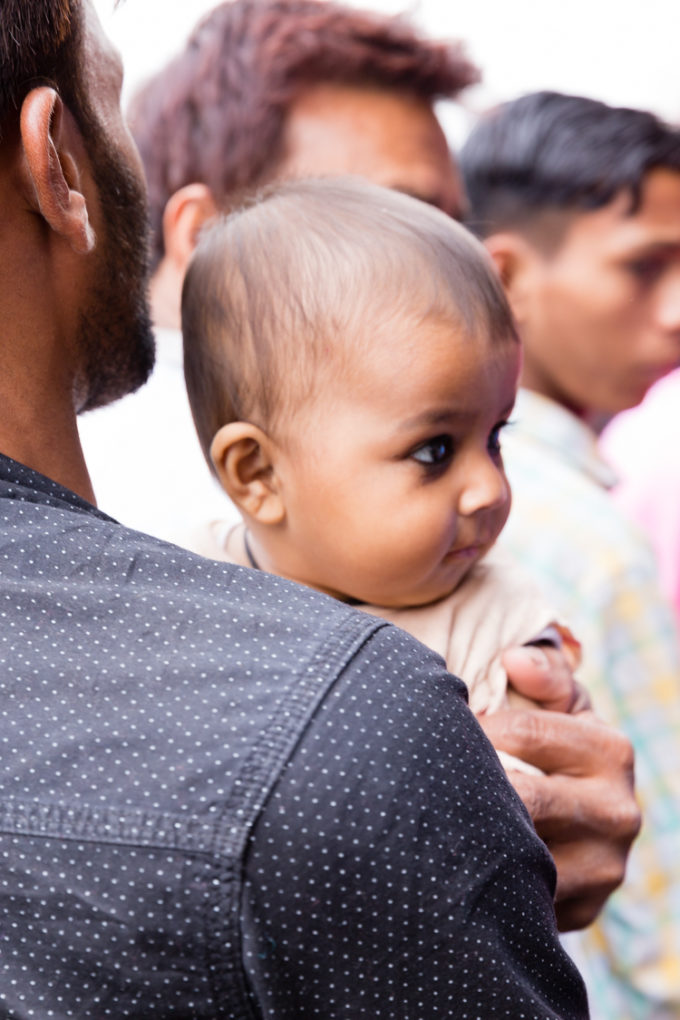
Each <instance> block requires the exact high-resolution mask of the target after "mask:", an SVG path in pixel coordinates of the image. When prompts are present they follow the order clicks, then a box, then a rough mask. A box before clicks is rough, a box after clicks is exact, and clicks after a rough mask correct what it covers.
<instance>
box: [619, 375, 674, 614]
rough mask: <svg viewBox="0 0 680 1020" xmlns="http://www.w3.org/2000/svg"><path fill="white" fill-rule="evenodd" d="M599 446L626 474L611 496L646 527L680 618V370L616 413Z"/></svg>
mask: <svg viewBox="0 0 680 1020" xmlns="http://www.w3.org/2000/svg"><path fill="white" fill-rule="evenodd" d="M600 447H601V449H602V452H603V454H604V455H605V457H606V458H607V460H608V461H609V462H610V463H611V464H612V466H613V467H614V468H615V469H616V472H617V474H618V475H619V477H620V479H621V480H620V482H619V484H618V485H617V486H616V488H615V489H614V490H613V492H612V495H613V497H614V499H616V501H617V502H618V504H619V506H620V507H621V508H622V510H624V512H625V513H626V514H627V515H628V516H629V517H630V518H631V519H632V520H634V521H636V522H637V523H638V524H639V525H640V526H641V527H642V528H643V530H644V531H646V532H647V535H648V536H649V538H650V540H651V542H652V545H653V547H654V551H655V553H656V558H657V562H658V565H659V577H660V580H661V585H662V587H663V589H664V591H665V593H666V594H667V596H668V597H669V598H670V599H671V600H672V602H673V605H674V607H675V611H676V614H677V616H678V619H679V620H680V369H676V370H675V372H671V374H670V375H667V376H666V377H665V378H664V379H661V380H660V382H658V383H657V384H656V385H655V386H653V387H652V389H651V390H650V391H649V392H648V394H647V396H646V397H645V399H644V400H643V401H642V403H641V404H640V405H638V407H634V408H632V409H631V410H630V411H624V412H623V414H619V415H617V416H616V418H614V419H613V421H611V422H610V424H609V425H608V426H607V428H606V429H605V430H604V432H603V433H602V436H601V437H600Z"/></svg>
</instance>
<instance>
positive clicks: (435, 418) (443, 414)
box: [399, 400, 515, 432]
mask: <svg viewBox="0 0 680 1020" xmlns="http://www.w3.org/2000/svg"><path fill="white" fill-rule="evenodd" d="M514 406H515V404H514V400H513V402H512V403H510V404H508V405H507V407H504V408H503V410H502V411H501V412H500V413H499V415H498V420H499V421H500V420H501V419H502V418H507V417H508V416H509V415H510V414H512V411H513V408H514ZM476 413H477V409H474V410H471V411H457V410H455V408H451V407H442V408H431V409H428V410H427V411H422V412H421V413H420V414H415V415H413V417H412V418H406V419H405V420H404V421H402V422H401V423H400V425H399V429H400V430H402V431H404V432H406V431H408V430H409V429H414V428H425V427H428V428H440V427H442V426H444V425H448V426H452V425H457V426H459V427H460V425H464V424H465V423H466V422H469V421H470V420H471V419H473V418H475V417H476Z"/></svg>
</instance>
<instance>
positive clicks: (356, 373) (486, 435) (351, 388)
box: [213, 318, 520, 606]
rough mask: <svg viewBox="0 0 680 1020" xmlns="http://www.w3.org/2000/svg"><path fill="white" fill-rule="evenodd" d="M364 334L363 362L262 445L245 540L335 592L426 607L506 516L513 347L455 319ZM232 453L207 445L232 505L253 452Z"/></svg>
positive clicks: (265, 562)
mask: <svg viewBox="0 0 680 1020" xmlns="http://www.w3.org/2000/svg"><path fill="white" fill-rule="evenodd" d="M368 329H369V330H370V338H371V342H370V344H367V343H362V355H361V365H360V369H359V368H358V367H355V364H356V363H354V362H352V361H351V359H347V360H349V361H350V362H351V365H350V367H348V368H347V369H345V371H342V372H339V373H335V374H333V375H332V378H329V379H328V381H327V382H325V384H323V385H322V388H321V392H319V393H318V395H317V396H316V398H315V399H314V401H313V402H311V403H307V404H306V405H304V406H303V407H302V408H301V409H300V411H299V412H298V413H297V414H296V415H295V416H294V419H293V420H292V421H287V423H286V427H285V437H284V438H282V439H279V440H278V441H277V439H276V438H274V441H273V442H271V443H270V444H269V446H268V456H269V465H268V466H267V467H266V468H265V467H264V462H261V464H260V470H259V471H258V473H257V474H256V475H255V476H254V479H253V480H254V481H255V484H256V485H258V486H259V485H260V484H261V481H262V479H263V478H266V482H267V486H268V488H269V490H270V495H269V498H268V500H266V501H264V502H262V503H260V504H259V506H258V509H259V508H262V509H264V511H265V512H264V515H261V514H260V513H259V512H257V513H255V515H252V514H249V515H248V516H247V522H248V528H249V534H250V543H251V545H252V549H253V552H254V554H255V556H256V558H257V561H258V563H260V565H261V566H263V567H265V568H266V569H267V570H269V571H271V572H273V573H277V574H282V575H283V576H285V577H289V578H291V579H292V580H296V581H300V582H302V583H303V584H307V585H309V586H310V587H313V588H317V589H318V590H320V591H324V592H327V593H328V594H331V595H334V596H335V597H336V598H341V599H348V598H349V599H357V600H359V601H362V602H369V603H374V604H377V605H384V606H415V605H423V604H426V603H428V602H433V601H435V600H436V599H440V598H443V597H444V596H445V595H448V594H449V593H450V592H452V591H453V590H454V589H455V588H456V587H457V586H458V584H459V583H460V582H461V581H462V579H463V578H464V577H465V575H466V574H467V573H468V571H469V570H470V569H471V568H472V566H473V565H474V564H475V563H476V562H477V561H478V560H479V559H480V558H481V557H482V556H483V555H484V554H485V553H486V552H487V551H488V549H489V548H490V547H491V546H492V545H493V543H494V541H495V540H496V538H497V537H498V535H499V533H500V531H501V529H502V527H503V525H504V524H505V521H506V520H507V516H508V513H509V512H510V488H509V485H508V482H507V479H506V477H505V473H504V471H503V462H502V458H501V453H500V431H501V429H502V427H503V425H504V424H505V422H506V421H507V418H508V416H509V415H510V412H511V411H512V407H513V404H514V401H515V391H516V384H517V377H518V373H519V363H520V350H519V345H518V344H517V342H516V341H515V340H513V339H508V341H507V342H502V343H500V344H493V342H491V341H489V340H488V339H487V338H485V337H477V336H474V337H473V336H467V335H464V334H463V333H462V331H461V328H460V326H458V325H457V324H456V323H455V322H445V321H439V320H435V321H431V320H425V321H422V320H421V321H420V322H419V321H418V320H417V319H415V320H414V321H410V320H409V319H408V318H401V319H400V321H398V322H396V323H395V322H390V323H389V327H388V328H386V327H385V326H384V325H383V327H382V328H381V326H380V325H376V324H375V323H372V324H370V325H369V326H368ZM416 409H417V410H416ZM414 411H415V413H414ZM240 424H241V426H242V427H243V428H247V423H240ZM255 432H256V430H254V429H253V436H255ZM235 433H236V430H234V429H230V428H229V427H228V428H227V430H226V431H225V433H224V436H225V438H227V440H228V437H229V436H230V435H234V434H235ZM311 436H313V441H310V437H311ZM241 442H242V439H239V443H241ZM230 452H232V453H233V448H232V447H230V446H226V447H220V444H219V440H218V442H217V443H214V444H213V453H214V454H217V458H216V460H217V461H218V462H219V461H221V462H222V465H223V469H222V470H221V472H220V474H221V478H222V480H223V482H224V483H225V485H226V487H227V491H228V492H229V494H230V496H231V497H232V499H234V500H235V501H237V502H239V503H241V505H242V503H243V500H242V495H243V492H244V490H243V487H242V483H243V481H244V477H243V473H242V471H243V469H244V468H245V469H246V470H247V468H248V465H249V464H251V463H252V461H251V459H250V458H251V457H252V451H250V450H249V451H248V459H247V460H246V461H245V462H244V461H243V460H241V459H239V458H238V456H233V455H232V456H231V457H230V456H229V455H228V454H229V453H230ZM233 472H236V477H235V478H234V477H232V473H233ZM246 491H247V490H246ZM274 502H276V505H277V507H278V513H277V514H276V517H273V514H272V504H273V503H274ZM395 507H399V512H398V513H395V512H394V508H395ZM263 516H264V518H265V519H264V521H263ZM339 535H342V539H343V540H342V542H341V543H339V542H338V536H339Z"/></svg>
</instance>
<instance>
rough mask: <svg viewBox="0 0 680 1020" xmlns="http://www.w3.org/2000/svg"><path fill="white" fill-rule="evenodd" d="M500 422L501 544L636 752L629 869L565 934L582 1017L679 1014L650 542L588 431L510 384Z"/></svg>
mask: <svg viewBox="0 0 680 1020" xmlns="http://www.w3.org/2000/svg"><path fill="white" fill-rule="evenodd" d="M513 417H514V424H513V425H511V426H510V427H509V428H508V429H507V430H506V432H505V433H504V434H503V439H504V443H503V454H504V459H505V465H506V469H507V473H508V477H509V479H510V483H511V485H512V490H513V509H512V513H511V515H510V520H509V521H508V524H507V526H506V529H505V531H504V532H503V535H502V537H501V539H500V545H501V546H502V547H504V548H506V549H508V550H510V551H511V552H513V553H514V554H515V555H516V556H518V557H519V558H520V559H521V562H522V563H523V565H524V566H525V567H526V568H527V569H528V570H529V571H530V572H531V573H532V574H533V575H534V576H535V578H536V580H537V581H538V582H539V583H540V584H542V586H543V588H544V589H545V591H546V594H547V595H548V597H549V598H550V600H551V601H552V603H553V604H554V605H555V606H556V608H557V609H558V610H559V611H561V612H562V613H563V614H564V617H565V618H566V620H567V622H568V623H569V624H570V625H571V626H572V628H573V630H574V633H575V634H576V636H577V637H578V638H579V640H580V641H581V642H582V645H583V666H582V668H581V670H580V673H579V676H580V679H581V680H582V682H583V683H584V684H585V685H586V687H587V688H588V690H589V691H590V693H591V697H592V699H593V703H594V707H595V709H596V710H597V711H598V713H599V714H600V715H601V716H602V717H603V718H604V719H607V720H608V721H609V722H611V723H612V724H613V725H614V726H616V727H617V728H619V729H621V730H623V731H624V732H625V733H626V734H627V735H628V737H629V738H630V740H631V741H632V742H633V745H634V747H635V752H636V783H637V791H638V799H639V801H640V805H641V808H642V811H643V818H644V824H643V829H642V833H641V835H640V837H639V838H638V840H637V841H636V843H635V845H634V848H633V850H632V852H631V856H630V861H629V865H628V871H627V876H626V881H625V883H624V885H623V886H622V888H621V889H619V890H617V892H616V893H615V894H614V895H613V896H612V897H611V898H610V900H609V903H608V905H607V906H606V908H605V910H604V911H603V912H602V914H601V916H600V918H599V919H598V922H597V923H596V924H595V925H592V926H591V927H590V928H589V929H588V930H587V931H585V932H583V933H579V934H575V935H570V936H568V938H567V945H568V948H569V950H570V951H571V952H572V955H573V956H574V958H575V959H576V962H577V963H578V965H579V967H580V968H581V971H582V973H583V976H584V978H585V980H586V985H587V987H588V993H589V998H590V1005H591V1012H592V1017H593V1020H669V1018H680V649H679V644H678V637H677V633H676V629H675V623H674V618H673V614H672V611H671V609H670V606H668V605H667V604H666V602H665V601H664V599H663V597H662V596H661V594H660V591H659V585H658V578H657V573H656V567H655V563H654V558H653V556H652V553H651V551H650V549H649V547H648V545H647V543H646V540H645V539H644V538H643V536H642V534H641V532H639V531H637V530H636V528H635V526H634V525H632V524H631V523H630V522H629V521H627V520H626V519H625V518H624V517H623V515H622V514H621V512H620V511H619V509H618V508H617V507H616V505H615V504H614V502H613V500H612V499H611V497H610V495H609V494H608V492H607V489H608V488H609V487H610V486H611V485H612V484H613V483H614V482H615V477H614V475H613V472H612V471H611V469H610V468H609V467H608V466H607V464H605V463H604V461H603V460H602V459H601V457H600V455H599V453H598V451H597V446H596V437H595V435H594V433H593V432H591V430H590V429H589V428H588V427H587V426H586V425H584V424H583V422H581V421H580V420H579V419H577V418H576V417H574V415H572V414H571V413H570V412H568V411H567V410H565V408H563V407H561V406H560V405H558V404H556V403H554V402H553V401H551V400H548V399H547V398H545V397H542V396H539V395H538V394H536V393H532V392H529V391H526V390H524V391H521V392H520V396H519V400H518V403H517V407H516V410H515V414H514V416H513Z"/></svg>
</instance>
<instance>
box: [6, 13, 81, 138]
mask: <svg viewBox="0 0 680 1020" xmlns="http://www.w3.org/2000/svg"><path fill="white" fill-rule="evenodd" d="M81 17H82V12H81V3H80V0H2V2H0V133H2V130H3V128H4V127H5V125H6V123H7V121H8V120H9V119H10V118H11V117H12V116H16V114H17V112H18V110H19V108H20V106H21V103H22V101H23V99H24V97H25V96H26V95H27V94H28V92H29V91H30V90H31V89H32V88H34V87H35V86H36V85H38V84H40V83H41V82H44V83H48V84H51V85H53V86H54V87H55V88H56V89H57V91H58V92H59V93H60V95H61V96H62V98H63V99H64V101H65V102H66V103H68V105H69V107H70V108H71V109H72V112H73V113H74V114H75V115H76V116H77V115H78V113H79V111H80V101H81V89H80V72H81V68H80V60H79V46H80V28H81Z"/></svg>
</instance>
